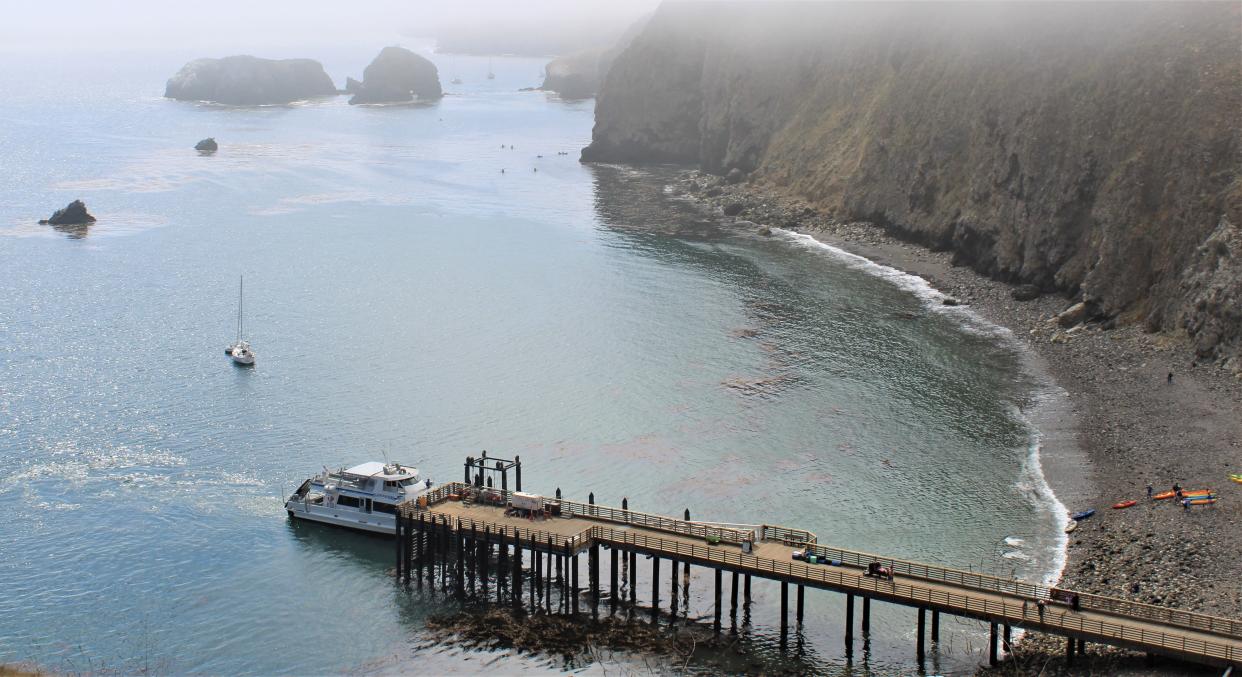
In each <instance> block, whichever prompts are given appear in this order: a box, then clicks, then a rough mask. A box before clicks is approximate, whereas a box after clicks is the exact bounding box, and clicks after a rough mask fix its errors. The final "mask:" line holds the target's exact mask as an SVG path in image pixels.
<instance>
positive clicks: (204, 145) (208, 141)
mask: <svg viewBox="0 0 1242 677" xmlns="http://www.w3.org/2000/svg"><path fill="white" fill-rule="evenodd" d="M194 150H196V151H198V152H200V153H214V152H216V151H217V150H220V145H219V144H217V143H216V140H215V139H214V138H212V137H210V136H209V137H207V138H205V139H203V140H202V141H199V142H198V143H196V144H194Z"/></svg>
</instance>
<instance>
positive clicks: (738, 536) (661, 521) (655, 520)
mask: <svg viewBox="0 0 1242 677" xmlns="http://www.w3.org/2000/svg"><path fill="white" fill-rule="evenodd" d="M468 491H475V492H493V493H495V494H497V495H498V496H499V497H500V499H501V502H502V503H504V502H508V501H509V500H510V499H512V497H513V492H512V491H509V490H501V489H494V488H483V489H480V488H478V487H475V486H472V485H469V484H463V483H461V482H450V483H448V484H444V485H441V486H440V487H437V488H436V489H433V490H431V491H429V492H427V494H425V495H426V496H427V502H428V503H429V504H435V503H439V502H441V501H445V500H448V496H449V494H459V495H460V494H463V493H465V492H468ZM544 500H545V501H550V502H556V503H558V504H559V505H560V510H561V517H585V518H587V519H595V520H601V521H606V522H614V523H617V524H629V525H632V526H636V527H643V528H645V529H655V530H657V531H666V532H669V533H673V534H681V535H683V536H690V537H691V538H701V539H703V540H704V541H707V540H708V539H720V542H721V543H731V544H734V545H737V544H740V543H741V542H742V541H744V540H754V539H755V531H754V530H753V529H742V528H734V527H729V526H722V525H715V524H705V523H702V522H688V521H686V520H679V519H674V518H672V517H665V516H663V515H654V514H651V513H646V512H639V511H637V510H622V509H620V508H613V507H611V506H607V505H598V504H594V503H583V502H581V501H572V500H569V499H565V498H548V497H546V496H545V497H544ZM785 531H787V532H790V533H810V532H802V531H801V530H799V529H785ZM811 537H812V538H814V536H813V535H812V536H811Z"/></svg>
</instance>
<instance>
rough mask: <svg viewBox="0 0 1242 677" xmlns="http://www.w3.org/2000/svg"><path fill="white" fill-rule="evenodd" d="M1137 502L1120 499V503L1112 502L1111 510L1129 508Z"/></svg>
mask: <svg viewBox="0 0 1242 677" xmlns="http://www.w3.org/2000/svg"><path fill="white" fill-rule="evenodd" d="M1137 504H1138V501H1122V502H1120V503H1114V504H1113V510H1122V509H1124V508H1131V507H1134V506H1135V505H1137Z"/></svg>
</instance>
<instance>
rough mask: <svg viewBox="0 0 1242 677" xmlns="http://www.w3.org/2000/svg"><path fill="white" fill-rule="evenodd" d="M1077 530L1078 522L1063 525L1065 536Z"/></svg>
mask: <svg viewBox="0 0 1242 677" xmlns="http://www.w3.org/2000/svg"><path fill="white" fill-rule="evenodd" d="M1077 528H1078V520H1070V523H1069V524H1066V525H1065V533H1067V534H1069V533H1073V531H1074V530H1075V529H1077Z"/></svg>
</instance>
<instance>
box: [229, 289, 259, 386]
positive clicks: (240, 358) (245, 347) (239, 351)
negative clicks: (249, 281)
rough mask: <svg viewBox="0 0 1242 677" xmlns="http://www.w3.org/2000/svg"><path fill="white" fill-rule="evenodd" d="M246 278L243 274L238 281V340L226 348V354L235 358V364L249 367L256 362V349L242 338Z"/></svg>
mask: <svg viewBox="0 0 1242 677" xmlns="http://www.w3.org/2000/svg"><path fill="white" fill-rule="evenodd" d="M245 286H246V278H245V277H244V276H243V277H242V278H241V279H240V280H238V283H237V340H236V341H234V342H233V343H232V345H230V346H229V347H228V348H225V349H224V354H225V355H228V356H229V357H231V358H232V359H233V364H240V365H242V366H244V367H249V366H252V365H253V364H254V351H253V350H251V349H250V343H249V342H248V341H245V340H242V329H243V328H244V327H243V322H242V318H243V312H242V310H243V306H244V302H243V299H244V297H245Z"/></svg>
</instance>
